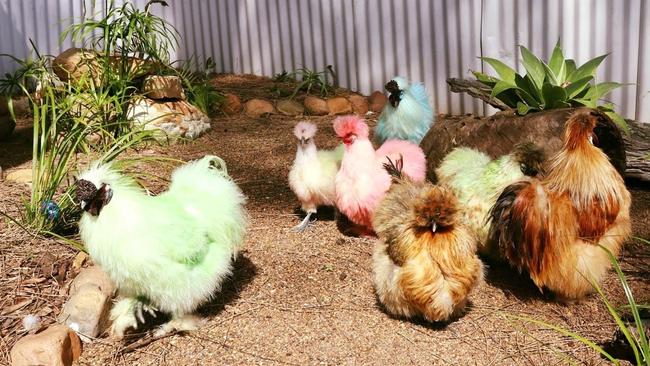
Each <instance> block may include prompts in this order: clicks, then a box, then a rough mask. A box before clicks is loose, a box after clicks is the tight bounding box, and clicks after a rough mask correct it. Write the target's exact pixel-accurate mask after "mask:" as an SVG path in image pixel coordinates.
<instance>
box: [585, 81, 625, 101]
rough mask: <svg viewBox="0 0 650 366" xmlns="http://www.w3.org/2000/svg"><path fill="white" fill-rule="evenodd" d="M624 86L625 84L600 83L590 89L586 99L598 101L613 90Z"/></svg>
mask: <svg viewBox="0 0 650 366" xmlns="http://www.w3.org/2000/svg"><path fill="white" fill-rule="evenodd" d="M624 85H625V84H621V83H616V82H613V81H607V82H603V83H598V84H596V85H593V86H592V87H591V88H590V89H589V92H588V93H587V94H586V95H585V98H589V99H594V100H598V99H600V98H602V97H604V96H605V95H607V94H609V93H610V92H611V91H612V90H614V89H617V88H620V87H622V86H624Z"/></svg>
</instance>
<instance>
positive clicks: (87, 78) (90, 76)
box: [52, 48, 159, 86]
mask: <svg viewBox="0 0 650 366" xmlns="http://www.w3.org/2000/svg"><path fill="white" fill-rule="evenodd" d="M106 61H107V62H106ZM126 62H127V67H128V70H129V72H130V73H131V75H132V77H133V78H138V77H142V76H145V75H149V74H152V73H154V72H155V71H156V70H157V69H159V65H157V64H156V63H154V62H151V61H147V60H143V59H139V58H137V57H128V58H127V59H126ZM121 66H122V58H121V57H120V56H110V57H109V58H108V60H103V59H102V57H101V54H100V53H98V52H96V51H93V50H88V49H83V48H69V49H67V50H65V51H63V52H62V53H61V54H60V55H58V56H57V57H56V58H55V59H54V60H53V61H52V70H53V71H54V73H55V74H56V75H57V76H58V77H59V79H61V80H62V81H64V82H69V83H79V82H81V84H82V85H86V84H89V83H90V82H92V83H93V84H94V85H96V86H97V85H101V83H102V79H103V68H104V67H110V68H111V69H112V71H113V72H117V71H118V70H119V69H120V67H121Z"/></svg>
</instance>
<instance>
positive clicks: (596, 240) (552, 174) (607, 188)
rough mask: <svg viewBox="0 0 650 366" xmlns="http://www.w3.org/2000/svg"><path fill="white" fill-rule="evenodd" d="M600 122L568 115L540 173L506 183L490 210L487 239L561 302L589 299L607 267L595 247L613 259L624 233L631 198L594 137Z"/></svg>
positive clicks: (588, 115) (593, 116)
mask: <svg viewBox="0 0 650 366" xmlns="http://www.w3.org/2000/svg"><path fill="white" fill-rule="evenodd" d="M606 119H607V117H606V116H605V115H603V114H601V113H599V112H597V111H587V112H584V111H580V112H578V113H576V114H574V115H573V116H572V117H571V118H570V119H569V121H567V124H566V128H565V132H564V147H563V148H562V150H561V151H560V152H559V153H558V154H557V155H556V156H555V157H554V158H553V159H552V160H551V162H550V164H549V170H548V172H547V175H546V176H545V177H544V178H543V179H530V180H523V181H519V182H517V183H514V184H511V185H510V186H508V187H507V188H506V189H505V190H504V191H503V192H502V193H501V195H500V197H499V198H498V199H497V201H496V203H495V204H494V206H493V207H492V209H491V212H490V220H491V227H490V234H489V239H488V240H489V241H491V242H492V243H493V245H498V247H499V250H500V253H501V256H502V257H503V258H504V259H506V260H507V261H508V262H509V263H510V264H511V265H513V266H514V267H516V268H517V269H519V271H527V272H528V273H529V274H530V277H531V278H532V280H533V281H534V282H535V284H536V285H537V286H538V287H539V288H540V289H543V288H548V289H549V290H551V291H552V292H554V293H555V294H556V295H557V296H558V297H559V299H561V300H576V299H580V298H582V297H584V296H585V295H587V294H588V293H590V292H591V291H592V289H593V288H592V284H591V282H590V281H596V282H600V281H601V280H602V278H603V276H604V275H605V273H606V272H607V270H608V269H609V268H610V259H609V256H608V254H607V252H606V251H605V250H603V249H602V248H601V247H600V246H599V245H601V246H603V247H605V248H607V249H608V250H609V251H611V252H612V253H613V254H614V255H618V253H619V250H620V248H621V246H622V244H623V242H624V241H625V240H626V239H627V238H628V237H629V235H630V217H629V215H630V212H629V210H630V193H629V192H628V191H627V189H626V188H625V184H624V182H623V179H622V178H621V176H620V175H619V173H618V172H617V171H616V169H615V168H614V166H612V164H611V163H610V162H609V159H608V158H607V156H606V155H605V154H604V153H603V152H602V151H601V149H599V148H598V147H597V146H598V141H597V139H596V137H595V135H594V132H593V131H594V128H597V127H598V126H601V125H604V124H606V123H607V122H608V121H607V120H606Z"/></svg>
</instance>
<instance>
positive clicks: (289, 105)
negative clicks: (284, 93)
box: [277, 99, 305, 116]
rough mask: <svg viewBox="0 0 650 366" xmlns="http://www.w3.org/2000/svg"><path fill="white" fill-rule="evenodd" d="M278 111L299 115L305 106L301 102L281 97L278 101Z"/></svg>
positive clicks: (289, 114)
mask: <svg viewBox="0 0 650 366" xmlns="http://www.w3.org/2000/svg"><path fill="white" fill-rule="evenodd" d="M277 108H278V112H280V113H282V114H284V115H285V116H300V115H302V114H304V113H305V107H303V106H302V104H300V103H298V102H296V101H295V100H291V99H283V100H280V101H278V104H277Z"/></svg>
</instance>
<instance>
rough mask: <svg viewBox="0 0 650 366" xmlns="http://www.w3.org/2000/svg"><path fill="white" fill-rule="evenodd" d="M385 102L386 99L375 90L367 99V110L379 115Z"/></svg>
mask: <svg viewBox="0 0 650 366" xmlns="http://www.w3.org/2000/svg"><path fill="white" fill-rule="evenodd" d="M386 102H388V97H387V96H386V95H385V94H384V93H382V92H380V91H379V90H375V91H374V92H372V94H370V96H369V97H368V104H369V106H368V108H369V109H370V110H371V111H373V112H375V113H379V112H381V110H382V109H384V106H385V105H386Z"/></svg>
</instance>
